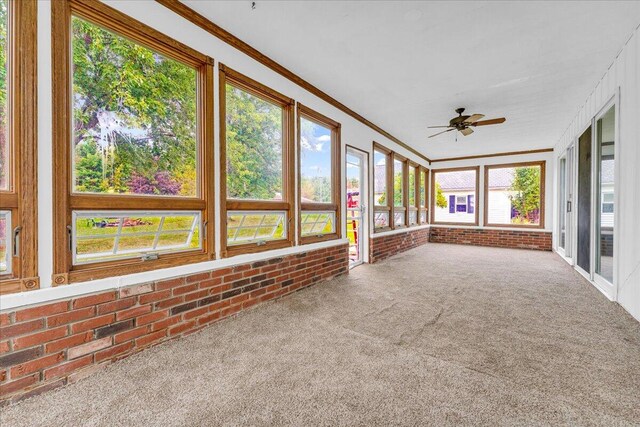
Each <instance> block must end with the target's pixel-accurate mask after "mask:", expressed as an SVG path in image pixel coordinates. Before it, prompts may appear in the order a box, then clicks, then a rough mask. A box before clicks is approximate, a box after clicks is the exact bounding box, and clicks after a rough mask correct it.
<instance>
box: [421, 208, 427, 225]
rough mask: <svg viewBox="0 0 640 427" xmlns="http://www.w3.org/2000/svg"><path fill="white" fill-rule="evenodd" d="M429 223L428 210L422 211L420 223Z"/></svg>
mask: <svg viewBox="0 0 640 427" xmlns="http://www.w3.org/2000/svg"><path fill="white" fill-rule="evenodd" d="M426 223H427V211H424V210H422V211H420V224H426Z"/></svg>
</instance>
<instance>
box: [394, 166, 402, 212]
mask: <svg viewBox="0 0 640 427" xmlns="http://www.w3.org/2000/svg"><path fill="white" fill-rule="evenodd" d="M403 179H404V163H403V162H401V161H400V160H396V159H393V206H404V202H403V197H402V191H403V189H404V184H403Z"/></svg>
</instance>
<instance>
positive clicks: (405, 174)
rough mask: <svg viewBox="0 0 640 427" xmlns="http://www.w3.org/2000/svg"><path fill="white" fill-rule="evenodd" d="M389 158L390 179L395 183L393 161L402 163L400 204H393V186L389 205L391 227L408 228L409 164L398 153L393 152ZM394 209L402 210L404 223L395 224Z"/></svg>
mask: <svg viewBox="0 0 640 427" xmlns="http://www.w3.org/2000/svg"><path fill="white" fill-rule="evenodd" d="M391 160H392V165H391V171H392V174H393V175H392V179H393V181H392V182H393V183H394V184H395V173H396V172H395V171H396V165H395V162H396V160H397V161H399V162H400V163H401V164H402V206H396V205H395V188H394V194H393V201H392V202H391V206H392V217H393V228H394V229H400V228H409V207H408V206H409V164H408V159H407V158H406V157H404V156H401V155H400V154H398V153H396V152H393V155H392V156H391ZM396 209H398V211H402V212H404V215H403V216H404V225H396Z"/></svg>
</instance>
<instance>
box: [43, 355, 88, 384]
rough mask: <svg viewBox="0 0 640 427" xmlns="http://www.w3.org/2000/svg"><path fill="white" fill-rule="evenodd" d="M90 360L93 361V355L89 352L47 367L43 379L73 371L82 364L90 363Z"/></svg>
mask: <svg viewBox="0 0 640 427" xmlns="http://www.w3.org/2000/svg"><path fill="white" fill-rule="evenodd" d="M92 362H93V355H92V354H89V355H87V356H84V357H81V358H80V359H76V360H74V361H72V362H67V363H63V364H61V365H58V366H54V367H53V368H49V369H46V370H45V371H44V379H45V380H50V379H51V378H57V377H62V376H65V375H66V374H68V373H70V372H72V371H75V370H78V369H80V368H82V367H84V366H87V365H90V364H91V363H92Z"/></svg>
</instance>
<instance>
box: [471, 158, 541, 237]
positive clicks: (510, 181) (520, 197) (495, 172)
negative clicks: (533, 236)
mask: <svg viewBox="0 0 640 427" xmlns="http://www.w3.org/2000/svg"><path fill="white" fill-rule="evenodd" d="M544 166H545V163H544V162H529V163H518V164H508V165H495V166H494V165H492V166H485V168H484V174H485V179H484V198H485V203H484V205H485V208H484V209H485V215H484V223H485V225H487V226H493V225H495V226H509V227H538V228H542V227H544V171H545V168H544Z"/></svg>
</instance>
